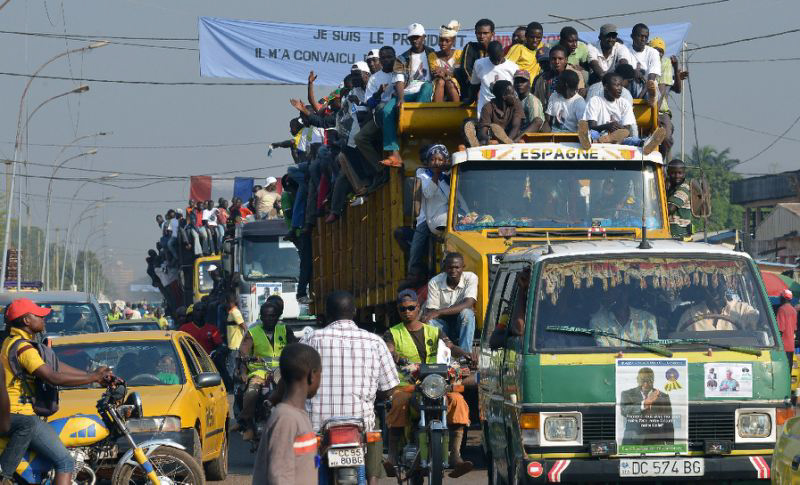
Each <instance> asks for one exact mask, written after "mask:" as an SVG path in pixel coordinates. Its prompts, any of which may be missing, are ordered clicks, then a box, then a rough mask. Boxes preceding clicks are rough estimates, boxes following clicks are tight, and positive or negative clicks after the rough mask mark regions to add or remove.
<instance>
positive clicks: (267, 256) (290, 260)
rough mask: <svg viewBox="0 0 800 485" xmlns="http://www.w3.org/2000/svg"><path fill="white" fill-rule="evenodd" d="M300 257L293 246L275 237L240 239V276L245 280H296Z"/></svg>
mask: <svg viewBox="0 0 800 485" xmlns="http://www.w3.org/2000/svg"><path fill="white" fill-rule="evenodd" d="M299 273H300V256H299V255H298V253H297V248H295V246H294V244H292V243H290V242H288V241H284V240H283V239H282V238H278V237H276V236H272V237H248V238H243V239H242V276H244V278H245V279H247V280H265V279H270V278H292V279H296V278H297V276H298V275H299Z"/></svg>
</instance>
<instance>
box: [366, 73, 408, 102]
mask: <svg viewBox="0 0 800 485" xmlns="http://www.w3.org/2000/svg"><path fill="white" fill-rule="evenodd" d="M398 81H405V76H404V75H403V74H402V73H400V72H384V71H383V70H380V71H378V72H376V73H374V74H373V75H371V76H370V77H369V81H367V90H366V92H365V93H364V98H365V99H370V98H371V97H372V95H373V94H375V92H376V91H378V89H380V87H381V85H382V84H386V85H387V86H386V89H384V90H383V93H382V94H381V102H383V103H385V102H387V101H389V100H390V99H392V96H394V83H396V82H398Z"/></svg>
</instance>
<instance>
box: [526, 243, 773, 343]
mask: <svg viewBox="0 0 800 485" xmlns="http://www.w3.org/2000/svg"><path fill="white" fill-rule="evenodd" d="M540 274H541V275H542V276H541V279H540V281H539V284H538V285H537V290H536V292H537V293H536V306H535V313H534V314H535V318H534V322H535V332H533V334H534V344H535V347H536V348H538V349H560V350H563V349H574V348H584V349H585V348H587V347H588V348H592V347H593V348H595V349H598V350H599V349H609V350H610V349H619V348H632V347H634V346H635V345H633V344H631V343H629V342H624V341H621V340H619V339H616V338H614V337H613V336H610V335H608V334H609V333H610V334H612V335H618V336H620V337H622V338H625V339H629V340H633V341H636V342H655V341H660V342H663V343H667V344H670V348H671V349H673V350H675V349H676V348H680V347H681V346H682V345H685V346H686V347H687V348H691V347H698V348H702V347H703V343H702V342H698V340H701V341H705V342H709V343H712V344H719V345H729V346H749V347H756V348H765V347H773V346H774V345H775V342H776V341H778V340H776V337H777V336H776V335H775V332H774V329H773V328H772V325H771V323H770V318H769V314H768V313H767V312H768V311H769V310H768V309H767V308H768V307H766V306H765V304H764V301H763V297H762V293H761V288H760V286H759V284H758V283H757V281H758V280H757V279H756V278H755V277H754V276H753V271H752V269H751V267H750V265H749V264H748V263H747V262H746V261H745V260H739V259H737V260H731V259H711V258H708V259H704V258H698V257H685V258H669V257H646V258H642V257H630V258H627V257H622V258H620V259H614V260H571V261H567V262H555V261H554V262H545V263H544V267H543V268H542V270H541V271H540ZM554 326H560V327H562V330H563V328H564V327H572V328H574V329H575V332H572V333H570V332H566V333H565V332H563V331H559V332H556V331H553V327H554ZM547 327H551V329H550V330H548V328H547ZM587 328H589V329H597V330H601V331H603V335H586V334H585V333H584V334H581V333H580V329H587ZM673 340H674V341H677V342H680V341H681V340H683V341H684V342H685V344H680V343H678V344H677V345H672V343H675V342H670V341H673ZM692 340H694V342H693V341H692Z"/></svg>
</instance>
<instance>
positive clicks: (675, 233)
mask: <svg viewBox="0 0 800 485" xmlns="http://www.w3.org/2000/svg"><path fill="white" fill-rule="evenodd" d="M691 192H692V191H691V189H690V188H689V183H688V182H686V181H684V182H683V183H682V184H680V185H678V186H677V187H674V188H673V187H671V188H670V189H669V190H668V191H667V204H670V205H674V206H675V207H677V208H678V210H676V211H675V212H674V213H673V214H672V215H670V216H669V230H670V233H672V237H677V238H682V237H685V236H691V235H692V204H691V195H690V194H691Z"/></svg>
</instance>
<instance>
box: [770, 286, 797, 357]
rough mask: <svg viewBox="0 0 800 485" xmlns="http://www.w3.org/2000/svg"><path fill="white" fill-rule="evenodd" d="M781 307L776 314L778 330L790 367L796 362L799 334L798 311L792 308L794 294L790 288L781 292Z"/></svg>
mask: <svg viewBox="0 0 800 485" xmlns="http://www.w3.org/2000/svg"><path fill="white" fill-rule="evenodd" d="M780 300H781V303H780V306H779V307H778V311H777V312H775V318H776V319H777V320H778V330H780V332H781V339H782V340H783V350H785V351H786V357H787V358H788V359H789V367H791V366H792V362H794V334H795V333H796V332H797V310H795V308H794V306H792V292H791V290H789V289H788V288H786V289H784V290H783V291H781V295H780Z"/></svg>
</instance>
